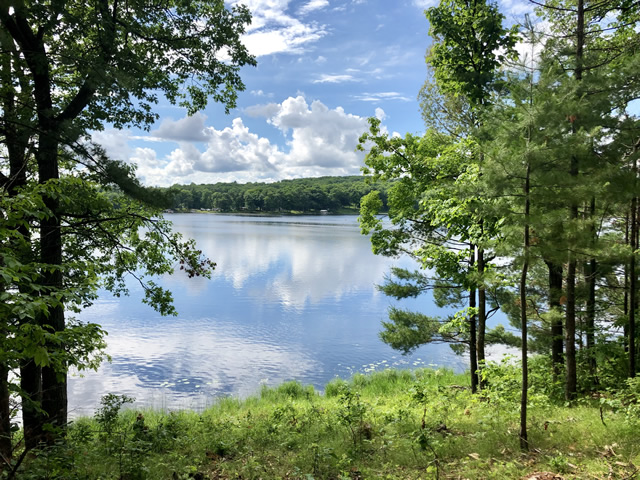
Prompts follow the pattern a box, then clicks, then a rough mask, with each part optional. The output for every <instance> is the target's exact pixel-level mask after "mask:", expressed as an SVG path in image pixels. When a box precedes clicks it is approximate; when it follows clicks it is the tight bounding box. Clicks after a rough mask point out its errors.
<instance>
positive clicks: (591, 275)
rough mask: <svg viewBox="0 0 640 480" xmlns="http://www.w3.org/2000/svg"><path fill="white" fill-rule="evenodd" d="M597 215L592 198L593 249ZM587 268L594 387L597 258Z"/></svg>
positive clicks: (590, 367)
mask: <svg viewBox="0 0 640 480" xmlns="http://www.w3.org/2000/svg"><path fill="white" fill-rule="evenodd" d="M595 214H596V199H595V198H591V207H590V216H591V221H592V226H591V241H592V242H593V247H595V243H596V228H595V225H594V224H593V222H594V221H595ZM586 267H587V269H586V270H587V272H588V276H587V289H588V296H587V311H586V328H585V330H586V334H587V358H588V363H589V375H590V377H591V382H592V384H593V385H597V384H598V374H597V370H598V365H597V360H596V278H597V273H598V264H597V261H596V259H595V258H591V259H590V260H589V263H588V264H587V265H586Z"/></svg>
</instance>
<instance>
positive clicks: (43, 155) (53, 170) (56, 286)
mask: <svg viewBox="0 0 640 480" xmlns="http://www.w3.org/2000/svg"><path fill="white" fill-rule="evenodd" d="M43 123H45V122H43ZM45 125H46V123H45ZM50 132H51V130H50V129H46V130H44V133H41V134H40V148H39V150H38V155H37V159H38V174H39V179H40V183H47V182H49V181H51V180H57V179H58V143H57V141H56V139H55V137H54V136H53V134H51V133H50ZM44 202H45V205H46V206H47V208H48V209H49V210H50V211H51V212H52V215H51V216H50V217H48V218H45V219H44V220H42V222H41V224H40V259H41V261H42V263H43V264H45V265H49V266H50V268H48V269H45V270H44V271H43V272H42V277H43V284H44V285H46V286H47V287H49V289H50V291H52V292H60V291H62V288H63V284H62V271H61V265H62V235H61V229H60V219H59V217H58V201H57V200H56V199H55V198H53V197H46V198H44ZM63 302H64V299H62V301H61V304H60V305H57V306H55V307H53V308H50V309H49V314H48V317H47V318H46V320H45V322H46V324H47V325H49V326H50V327H51V329H52V330H53V331H54V332H61V331H63V330H64V328H65V321H64V307H63ZM60 348H61V347H60V345H55V344H51V345H49V346H48V349H49V350H50V351H55V350H57V349H60ZM42 409H43V410H44V411H45V413H46V414H47V416H48V421H49V422H50V423H53V424H54V425H56V426H59V427H62V426H65V425H66V423H67V374H66V367H65V366H64V365H63V366H61V368H60V370H58V371H56V370H55V369H54V368H52V367H45V368H43V369H42Z"/></svg>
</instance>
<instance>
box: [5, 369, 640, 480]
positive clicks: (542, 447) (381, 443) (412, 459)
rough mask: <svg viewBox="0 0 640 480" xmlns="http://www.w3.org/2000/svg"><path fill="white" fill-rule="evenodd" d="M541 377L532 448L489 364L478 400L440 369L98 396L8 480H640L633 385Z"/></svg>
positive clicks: (510, 389) (510, 383)
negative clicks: (242, 393) (189, 401)
mask: <svg viewBox="0 0 640 480" xmlns="http://www.w3.org/2000/svg"><path fill="white" fill-rule="evenodd" d="M536 375H537V374H536V368H535V365H534V368H533V372H532V381H531V386H530V398H531V403H530V405H529V412H530V413H529V440H530V450H529V451H528V452H521V451H520V449H519V442H518V426H519V423H518V422H519V407H518V395H519V388H520V387H519V384H518V378H519V368H518V366H517V365H514V364H512V363H508V362H503V363H501V364H490V365H488V366H487V367H486V369H485V370H484V374H483V380H484V382H485V385H486V386H485V388H484V389H483V390H482V391H481V393H479V394H476V395H472V394H471V392H470V389H469V386H468V384H467V376H461V375H456V374H454V373H453V372H451V371H449V370H442V369H441V370H431V369H420V370H414V371H409V370H385V371H381V372H377V373H372V374H369V375H355V376H354V377H353V378H351V379H350V380H349V381H345V380H341V379H335V380H333V381H331V382H330V383H329V384H328V385H326V388H325V391H324V393H323V394H320V393H318V392H316V391H315V390H314V389H313V388H312V387H309V386H303V385H301V384H299V383H297V382H287V383H284V384H282V385H280V386H278V387H276V388H267V387H265V388H263V389H262V390H261V391H260V392H259V394H258V395H257V396H254V397H251V398H249V399H247V400H242V401H241V400H238V399H235V398H225V399H221V400H220V401H218V403H217V404H216V405H215V406H213V407H211V408H209V409H208V410H206V411H204V412H202V413H196V412H192V411H179V412H170V413H163V412H158V411H150V410H149V411H137V410H133V409H130V408H127V406H128V404H129V403H130V402H131V400H132V399H129V398H127V397H123V396H117V395H107V396H105V397H104V398H103V400H102V403H101V406H100V408H99V409H98V410H97V411H96V414H95V415H94V416H93V418H82V419H79V420H77V421H75V422H74V423H73V424H72V425H71V426H70V427H69V429H68V433H67V436H66V439H65V441H64V442H61V443H60V444H59V445H55V446H53V447H47V448H43V449H40V450H35V451H33V452H31V454H30V455H29V456H28V458H27V460H25V461H24V462H23V463H22V465H21V466H20V468H19V469H18V470H16V471H15V478H19V479H34V480H35V479H38V480H40V479H52V480H53V479H65V480H67V479H68V480H81V479H82V480H89V479H102V480H108V479H114V480H143V479H171V480H180V479H191V478H195V479H202V480H204V479H210V480H213V479H232V478H233V479H303V480H312V479H388V480H392V479H431V478H433V479H445V478H451V479H454V478H455V479H458V478H460V479H462V478H464V479H507V478H509V479H511V478H530V476H531V474H533V473H535V472H545V471H546V472H553V473H555V474H557V475H559V476H561V478H565V479H570V478H576V479H582V478H596V479H599V478H602V479H605V478H607V479H614V478H617V479H631V478H638V470H637V469H636V467H635V465H636V464H638V463H640V429H639V428H638V427H639V426H640V425H638V424H639V423H640V415H639V408H638V396H639V393H640V388H639V386H640V383H638V382H637V381H635V382H633V381H632V382H629V383H628V385H626V386H625V387H624V388H621V389H618V390H617V391H613V390H610V391H607V392H604V393H601V394H599V395H589V396H584V397H583V398H582V399H581V400H580V401H578V402H576V403H575V404H573V405H565V404H564V402H562V401H560V400H555V399H556V398H557V395H555V393H554V392H555V390H554V389H555V386H554V385H553V384H552V382H548V381H547V380H546V379H545V378H544V376H536ZM10 473H11V471H10V469H5V471H4V473H3V474H2V477H3V478H8V477H9V475H10Z"/></svg>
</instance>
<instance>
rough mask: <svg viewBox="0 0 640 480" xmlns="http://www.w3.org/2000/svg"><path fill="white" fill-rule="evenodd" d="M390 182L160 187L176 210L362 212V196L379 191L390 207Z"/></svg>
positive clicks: (345, 179)
mask: <svg viewBox="0 0 640 480" xmlns="http://www.w3.org/2000/svg"><path fill="white" fill-rule="evenodd" d="M387 183H388V182H380V181H379V182H372V181H371V180H370V179H367V178H365V177H363V176H347V177H318V178H296V179H291V180H281V181H279V182H273V183H244V184H242V183H236V182H233V183H216V184H213V185H196V184H193V183H192V184H190V185H173V186H171V187H169V188H159V189H157V190H158V191H159V192H160V193H161V194H166V195H167V196H168V198H169V201H168V203H169V204H170V205H171V208H172V209H173V210H177V211H184V210H193V209H195V210H212V211H219V212H236V213H237V212H269V213H285V212H287V213H290V212H299V213H319V212H321V211H325V212H328V213H345V212H348V213H358V212H359V208H360V199H361V198H362V197H363V196H365V195H367V194H368V193H370V192H372V191H379V192H380V194H381V198H382V201H383V207H382V209H383V210H384V209H385V207H386V190H387Z"/></svg>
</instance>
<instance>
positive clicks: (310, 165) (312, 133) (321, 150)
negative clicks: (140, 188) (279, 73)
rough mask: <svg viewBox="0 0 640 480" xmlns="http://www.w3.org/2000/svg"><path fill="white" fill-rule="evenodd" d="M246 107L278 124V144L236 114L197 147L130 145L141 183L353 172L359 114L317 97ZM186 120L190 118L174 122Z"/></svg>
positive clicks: (361, 125) (208, 131)
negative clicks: (280, 140)
mask: <svg viewBox="0 0 640 480" xmlns="http://www.w3.org/2000/svg"><path fill="white" fill-rule="evenodd" d="M246 112H247V113H248V114H250V115H251V116H253V117H255V118H264V119H265V120H266V122H267V123H269V124H271V125H272V126H274V127H276V128H277V129H279V130H280V131H281V132H282V135H283V138H284V145H283V146H279V145H276V144H274V143H272V142H270V141H269V139H267V138H265V137H261V136H259V135H257V134H256V133H253V132H251V131H250V130H249V128H248V127H247V126H246V125H245V124H244V122H243V121H242V119H241V118H236V119H234V120H233V122H232V124H231V126H229V127H226V128H223V129H221V130H217V129H215V128H214V127H205V128H204V133H203V134H204V136H205V137H206V139H207V141H206V145H205V147H204V148H203V149H202V150H201V149H198V148H196V146H195V145H194V144H193V143H187V142H181V143H180V144H179V147H178V148H175V149H174V150H172V151H171V152H170V153H168V154H166V155H165V156H161V155H160V154H159V153H158V152H159V151H160V150H159V149H160V148H162V146H163V144H162V143H158V142H153V143H152V144H151V145H153V148H149V147H145V148H136V149H135V150H134V152H133V153H132V154H131V155H130V156H129V157H128V158H129V159H130V161H131V162H134V163H136V164H137V166H138V175H139V177H140V179H141V180H142V181H143V182H144V183H145V184H147V185H162V186H167V185H172V184H174V183H190V182H195V183H215V182H220V181H234V180H235V181H239V182H247V181H260V180H269V181H274V180H281V179H283V178H295V177H301V176H304V177H309V176H320V175H356V174H358V173H359V171H360V167H361V166H362V158H363V155H362V153H360V152H356V151H355V148H356V145H357V144H358V139H359V137H360V135H361V134H362V133H363V132H365V131H366V130H367V127H368V126H367V120H366V118H365V117H361V116H358V115H352V114H349V113H347V112H345V111H344V109H343V108H342V107H337V108H334V109H331V108H329V107H327V106H326V105H324V104H323V103H322V102H320V101H318V100H316V101H313V102H311V103H310V104H309V103H307V101H306V100H305V98H304V97H303V96H297V97H295V98H294V97H289V98H287V99H286V100H284V101H283V102H282V103H270V104H266V105H255V106H253V107H251V108H249V109H247V110H246ZM375 115H376V116H377V117H378V118H384V115H385V114H384V111H383V110H382V109H380V108H378V109H376V110H375ZM188 121H193V119H192V118H191V119H188V118H185V119H182V120H178V121H177V122H175V124H181V125H182V124H184V123H185V122H188ZM180 122H183V123H180ZM154 133H155V132H154ZM149 138H153V137H149ZM165 143H166V142H165ZM156 146H157V147H156Z"/></svg>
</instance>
